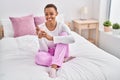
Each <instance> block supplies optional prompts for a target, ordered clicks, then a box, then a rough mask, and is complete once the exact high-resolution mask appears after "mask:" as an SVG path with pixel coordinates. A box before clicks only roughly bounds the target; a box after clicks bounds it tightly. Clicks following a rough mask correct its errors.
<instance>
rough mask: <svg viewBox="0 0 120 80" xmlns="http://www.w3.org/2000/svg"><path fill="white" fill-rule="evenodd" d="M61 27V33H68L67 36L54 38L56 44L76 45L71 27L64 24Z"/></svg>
mask: <svg viewBox="0 0 120 80" xmlns="http://www.w3.org/2000/svg"><path fill="white" fill-rule="evenodd" d="M60 27H62V28H61V29H62V30H61V31H62V32H66V33H67V35H65V36H54V37H53V41H54V43H65V44H69V43H74V42H75V40H74V37H73V35H72V33H71V30H70V29H69V27H68V26H67V25H66V24H63V25H61V26H60Z"/></svg>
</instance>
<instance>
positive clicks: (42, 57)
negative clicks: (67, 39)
mask: <svg viewBox="0 0 120 80" xmlns="http://www.w3.org/2000/svg"><path fill="white" fill-rule="evenodd" d="M51 62H52V56H51V55H50V54H49V53H48V52H44V51H39V52H38V53H37V54H36V56H35V63H36V64H38V65H43V66H50V65H51Z"/></svg>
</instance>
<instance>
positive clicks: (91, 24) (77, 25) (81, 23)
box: [73, 19, 99, 45]
mask: <svg viewBox="0 0 120 80" xmlns="http://www.w3.org/2000/svg"><path fill="white" fill-rule="evenodd" d="M98 24H99V22H98V21H97V20H94V19H88V20H79V19H76V20H73V26H74V31H76V32H77V30H78V34H80V35H82V31H83V30H88V33H87V34H88V37H87V38H86V39H87V40H89V41H90V42H92V43H94V44H95V45H97V44H98ZM93 30H95V32H94V31H93ZM93 32H94V33H93ZM82 36H83V35H82Z"/></svg>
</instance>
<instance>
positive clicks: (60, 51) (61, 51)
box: [52, 32, 69, 68]
mask: <svg viewBox="0 0 120 80" xmlns="http://www.w3.org/2000/svg"><path fill="white" fill-rule="evenodd" d="M65 35H67V33H66V32H62V33H61V34H60V36H65ZM68 56H69V47H68V44H63V43H58V44H56V48H55V52H54V56H53V60H52V67H53V68H56V66H59V67H60V66H61V65H62V63H63V61H64V58H65V57H68Z"/></svg>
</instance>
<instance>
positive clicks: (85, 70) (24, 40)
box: [0, 32, 120, 80]
mask: <svg viewBox="0 0 120 80" xmlns="http://www.w3.org/2000/svg"><path fill="white" fill-rule="evenodd" d="M72 34H73V35H74V37H75V40H76V42H75V43H73V44H70V55H73V56H76V58H75V59H72V60H71V61H68V62H66V63H63V65H62V67H61V68H60V69H59V70H58V72H57V75H58V77H57V78H50V77H49V75H48V69H49V68H48V67H43V66H39V65H36V64H35V63H34V56H35V54H36V52H37V50H38V48H39V45H38V39H37V37H36V36H30V35H27V36H22V37H19V38H4V39H2V40H0V80H120V60H119V59H118V58H116V57H114V56H112V55H110V54H109V53H107V52H104V51H103V50H101V49H99V48H98V47H96V46H94V45H93V44H92V43H90V42H88V41H87V40H85V39H84V38H83V37H81V36H79V35H77V34H76V33H74V32H73V33H72Z"/></svg>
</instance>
